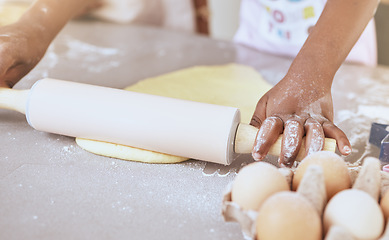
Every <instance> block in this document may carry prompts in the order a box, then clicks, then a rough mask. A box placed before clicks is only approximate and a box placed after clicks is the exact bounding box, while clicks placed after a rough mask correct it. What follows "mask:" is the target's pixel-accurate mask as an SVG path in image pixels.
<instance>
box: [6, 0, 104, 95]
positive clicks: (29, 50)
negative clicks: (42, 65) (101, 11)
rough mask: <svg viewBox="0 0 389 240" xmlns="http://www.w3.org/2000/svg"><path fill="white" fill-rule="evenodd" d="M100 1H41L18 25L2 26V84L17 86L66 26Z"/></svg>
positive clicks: (34, 4) (33, 5)
mask: <svg viewBox="0 0 389 240" xmlns="http://www.w3.org/2000/svg"><path fill="white" fill-rule="evenodd" d="M95 2H96V0H83V1H81V0H67V1H53V0H37V1H34V3H33V4H32V5H31V7H30V8H29V9H28V10H27V11H26V13H24V14H23V15H22V16H21V18H20V19H19V20H18V21H17V22H16V23H14V24H11V25H7V26H3V27H1V28H0V87H13V86H14V85H15V84H16V83H17V82H18V81H19V80H20V79H21V78H22V77H23V76H25V75H26V74H27V73H28V72H29V71H30V70H31V69H33V68H34V67H35V66H36V64H37V63H38V62H39V61H40V60H41V59H42V57H43V55H44V54H45V52H46V49H47V48H48V46H49V45H50V43H51V41H52V40H53V39H54V38H55V36H56V35H57V33H58V32H59V31H60V30H61V29H62V27H63V26H64V25H65V24H66V23H67V22H68V21H69V20H70V19H71V18H72V17H74V16H76V15H77V13H80V12H82V11H83V10H84V9H87V8H88V6H98V5H94V4H95Z"/></svg>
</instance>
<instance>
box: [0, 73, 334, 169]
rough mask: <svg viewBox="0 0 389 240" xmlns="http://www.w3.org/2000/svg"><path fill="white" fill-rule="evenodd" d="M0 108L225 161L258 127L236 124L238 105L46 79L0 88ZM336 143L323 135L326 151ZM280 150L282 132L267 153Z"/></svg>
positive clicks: (50, 124) (40, 123)
mask: <svg viewBox="0 0 389 240" xmlns="http://www.w3.org/2000/svg"><path fill="white" fill-rule="evenodd" d="M0 108H5V109H10V110H15V111H18V112H21V113H23V114H25V115H26V119H27V122H28V124H29V125H30V126H31V127H33V128H34V129H36V130H38V131H43V132H48V133H55V134H60V135H65V136H71V137H80V138H85V139H92V140H99V141H105V142H110V143H116V144H121V145H127V146H132V147H137V148H141V149H147V150H152V151H156V152H161V153H167V154H171V155H176V156H182V157H188V158H193V159H198V160H204V161H209V162H215V163H220V164H225V165H229V164H230V163H231V162H232V161H233V160H234V159H235V158H236V156H237V154H239V153H250V152H251V149H252V147H253V144H254V140H255V137H256V134H257V132H258V129H256V128H255V127H252V126H250V125H247V124H243V123H240V112H239V109H237V108H233V107H226V106H219V105H214V104H206V103H199V102H193V101H187V100H181V99H173V98H168V97H161V96H155V95H150V94H143V93H136V92H130V91H125V90H121V89H114V88H107V87H101V86H94V85H88V84H82V83H75V82H70V81H63V80H57V79H50V78H46V79H42V80H39V81H37V82H36V83H35V84H34V85H33V86H32V88H31V89H30V90H13V89H8V88H2V89H0ZM303 146H304V145H303ZM335 146H336V143H335V140H333V139H326V141H325V150H328V151H335ZM280 149H281V137H280V138H279V139H278V141H277V143H276V144H274V145H273V147H272V148H271V150H270V154H272V155H279V154H280ZM303 155H304V149H303V148H302V149H301V150H300V153H299V157H298V158H300V159H301V158H302V156H303Z"/></svg>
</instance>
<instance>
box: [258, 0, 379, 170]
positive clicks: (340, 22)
mask: <svg viewBox="0 0 389 240" xmlns="http://www.w3.org/2000/svg"><path fill="white" fill-rule="evenodd" d="M378 3H379V1H376V0H374V1H363V0H343V1H337V0H328V1H327V4H326V5H325V8H324V10H323V12H322V14H321V16H320V18H319V20H318V21H317V23H316V25H315V26H313V27H312V28H311V30H310V33H309V36H308V38H307V39H306V41H305V43H304V45H303V46H302V48H301V49H300V51H299V53H298V54H297V56H296V58H295V59H294V61H293V62H292V65H291V66H290V68H289V71H288V73H287V74H286V76H285V77H284V78H283V79H282V80H281V81H280V82H279V83H278V84H277V85H276V86H275V87H274V88H273V89H271V90H270V91H269V92H267V93H266V94H265V95H264V96H263V97H262V98H261V99H260V100H259V102H258V104H257V107H256V110H255V113H254V116H253V118H252V121H251V125H253V126H255V127H258V128H260V130H259V132H258V135H257V138H256V141H255V143H254V147H253V150H252V154H253V157H254V159H256V160H262V159H263V158H264V157H265V156H266V155H267V153H268V151H269V149H270V146H271V145H272V144H273V143H274V142H275V141H276V140H277V138H278V136H279V135H280V134H281V133H283V139H282V146H281V155H280V158H279V163H280V164H281V165H285V166H292V165H293V162H294V161H295V158H296V156H297V154H298V152H299V150H300V147H301V144H302V137H303V136H306V142H305V145H306V146H305V147H306V154H309V153H310V152H315V151H319V150H321V149H322V148H323V143H324V137H325V136H328V137H330V138H334V139H335V140H336V141H337V145H338V149H339V151H340V152H341V153H342V154H344V155H348V154H350V153H351V145H350V142H349V141H348V139H347V137H346V135H345V134H344V133H343V132H342V131H341V130H340V129H339V128H338V127H336V126H335V125H334V124H333V107H332V96H331V86H332V81H333V78H334V76H335V73H336V72H337V70H338V69H339V67H340V65H341V64H342V63H343V61H344V60H345V59H346V57H347V55H348V54H349V52H350V50H351V49H352V47H353V46H354V44H355V43H356V41H357V40H358V38H359V37H360V35H361V33H362V32H363V30H364V29H365V27H366V25H367V24H368V22H369V21H370V19H371V18H372V17H373V16H374V13H375V10H376V9H377V6H378Z"/></svg>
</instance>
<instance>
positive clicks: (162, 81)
mask: <svg viewBox="0 0 389 240" xmlns="http://www.w3.org/2000/svg"><path fill="white" fill-rule="evenodd" d="M270 88H271V85H270V84H268V83H267V82H266V81H265V80H264V79H263V78H262V77H261V75H260V74H259V73H258V72H257V71H256V70H254V69H253V68H251V67H248V66H244V65H239V64H228V65H221V66H197V67H191V68H187V69H183V70H179V71H176V72H172V73H168V74H165V75H161V76H158V77H153V78H148V79H145V80H142V81H140V82H138V83H136V84H134V85H132V86H129V87H127V88H125V89H126V90H128V91H134V92H142V93H148V94H154V95H160V96H166V97H172V98H179V99H185V100H191V101H197V102H205V103H212V104H218V105H223V106H231V107H236V108H239V109H240V111H241V117H242V118H241V119H242V122H243V123H249V122H250V119H251V116H252V114H253V112H254V110H255V106H256V104H257V102H258V100H259V98H260V97H261V96H262V95H263V94H265V93H266V92H267V91H268V90H269V89H270ZM76 142H77V144H78V145H79V146H80V147H81V148H83V149H85V150H86V151H89V152H92V153H95V154H98V155H103V156H108V157H113V158H119V159H124V160H131V161H139V162H146V163H177V162H182V161H185V160H188V158H184V157H177V156H172V155H167V154H163V153H157V152H152V151H148V150H142V149H139V148H134V147H129V146H122V145H118V144H112V143H105V142H99V141H93V140H86V139H76Z"/></svg>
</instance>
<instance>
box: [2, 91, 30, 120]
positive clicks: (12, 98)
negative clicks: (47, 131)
mask: <svg viewBox="0 0 389 240" xmlns="http://www.w3.org/2000/svg"><path fill="white" fill-rule="evenodd" d="M29 92H30V90H14V89H10V88H0V108H3V109H9V110H14V111H18V112H20V113H23V114H26V105H27V99H28V95H29Z"/></svg>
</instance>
